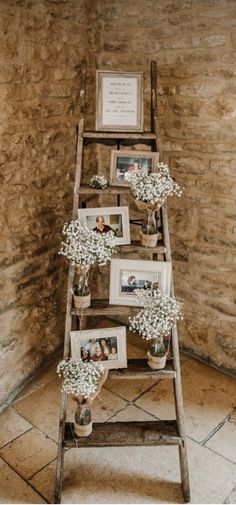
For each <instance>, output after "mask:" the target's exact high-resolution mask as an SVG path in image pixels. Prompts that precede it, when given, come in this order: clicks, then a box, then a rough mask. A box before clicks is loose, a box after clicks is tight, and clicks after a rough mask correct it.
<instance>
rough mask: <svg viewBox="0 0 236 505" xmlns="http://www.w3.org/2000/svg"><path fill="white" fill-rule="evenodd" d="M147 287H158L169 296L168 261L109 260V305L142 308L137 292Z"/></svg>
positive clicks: (169, 274)
mask: <svg viewBox="0 0 236 505" xmlns="http://www.w3.org/2000/svg"><path fill="white" fill-rule="evenodd" d="M148 287H158V288H159V289H160V290H161V291H164V292H165V293H167V294H168V295H169V294H170V288H171V262H170V261H143V260H127V259H112V260H111V265H110V295H109V303H110V304H112V305H130V306H133V307H136V306H142V305H141V303H140V302H139V300H138V290H139V289H145V288H148ZM135 290H136V292H135Z"/></svg>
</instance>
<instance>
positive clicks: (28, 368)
mask: <svg viewBox="0 0 236 505" xmlns="http://www.w3.org/2000/svg"><path fill="white" fill-rule="evenodd" d="M85 3H86V2H84V1H83V0H68V1H63V0H61V1H60V0H32V1H30V0H1V1H0V23H1V28H0V36H1V44H0V67H1V83H0V95H1V98H2V100H1V105H0V121H1V124H0V133H1V148H0V164H1V183H2V184H1V200H0V201H1V218H2V219H1V237H2V247H1V277H0V279H1V280H0V288H1V316H0V353H1V354H0V356H1V367H0V383H1V393H0V403H1V402H2V401H3V400H5V399H6V398H7V397H8V396H9V394H11V393H12V391H14V390H15V389H16V388H17V387H18V385H20V384H21V383H22V382H23V381H24V380H25V379H27V377H28V376H29V375H30V374H31V373H32V372H33V371H34V370H35V369H37V368H38V367H39V366H41V365H42V364H44V363H45V360H46V359H47V357H49V356H50V354H51V353H52V351H54V350H55V349H56V348H58V347H59V346H60V345H61V344H62V341H63V328H64V313H65V293H66V291H65V288H66V269H67V267H66V264H65V261H63V259H62V258H61V257H59V256H58V255H57V251H58V248H59V244H60V237H61V228H62V224H63V223H64V221H65V220H68V219H69V218H70V216H71V209H72V198H73V191H72V189H73V181H74V169H75V148H76V125H77V124H78V112H79V111H78V100H77V94H78V90H79V73H80V69H79V64H80V61H81V59H83V58H87V56H88V43H87V29H88V27H89V21H88V18H87V11H86V9H85ZM90 63H91V62H90Z"/></svg>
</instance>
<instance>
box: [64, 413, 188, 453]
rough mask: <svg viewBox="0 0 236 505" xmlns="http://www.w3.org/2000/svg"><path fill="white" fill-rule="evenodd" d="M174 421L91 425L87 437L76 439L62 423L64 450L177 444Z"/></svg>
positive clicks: (178, 442)
mask: <svg viewBox="0 0 236 505" xmlns="http://www.w3.org/2000/svg"><path fill="white" fill-rule="evenodd" d="M180 444H181V437H180V435H179V430H178V427H177V422H176V420H173V421H138V422H137V421H129V422H117V423H115V422H114V423H112V422H107V423H93V431H92V433H91V435H89V436H88V437H77V436H76V435H75V433H74V429H73V423H68V422H67V423H66V424H65V438H64V446H65V447H119V446H144V445H146V446H147V445H148V446H154V445H180Z"/></svg>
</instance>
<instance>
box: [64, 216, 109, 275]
mask: <svg viewBox="0 0 236 505" xmlns="http://www.w3.org/2000/svg"><path fill="white" fill-rule="evenodd" d="M62 233H63V234H64V235H65V236H66V241H65V242H62V248H61V249H60V251H59V254H62V255H63V256H66V257H67V258H68V259H69V260H70V261H71V263H72V265H75V264H76V265H80V266H81V267H90V266H91V265H94V263H98V265H100V266H102V265H106V264H107V263H108V261H110V260H111V257H112V254H113V252H114V250H115V246H116V245H117V244H116V237H115V236H114V235H112V234H110V233H107V234H100V233H96V232H95V231H93V230H90V229H89V228H88V227H87V225H86V224H85V223H84V222H83V221H81V220H80V219H79V218H77V219H75V220H74V221H71V223H69V224H68V223H66V224H65V225H64V227H63V230H62Z"/></svg>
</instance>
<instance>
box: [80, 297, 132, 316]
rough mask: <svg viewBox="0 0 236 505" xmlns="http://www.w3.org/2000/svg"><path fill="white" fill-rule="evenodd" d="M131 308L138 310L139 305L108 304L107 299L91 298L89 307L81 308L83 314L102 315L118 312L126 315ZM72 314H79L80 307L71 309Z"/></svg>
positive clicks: (120, 314)
mask: <svg viewBox="0 0 236 505" xmlns="http://www.w3.org/2000/svg"><path fill="white" fill-rule="evenodd" d="M133 310H140V307H138V306H137V307H130V306H127V305H109V300H98V299H96V300H92V303H91V307H88V308H85V309H83V315H84V316H101V314H102V315H103V316H105V315H107V316H109V315H114V314H117V315H118V314H119V316H128V315H129V314H130V313H131V312H132V311H133ZM71 314H72V315H73V316H80V315H81V310H80V309H75V308H72V309H71Z"/></svg>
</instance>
